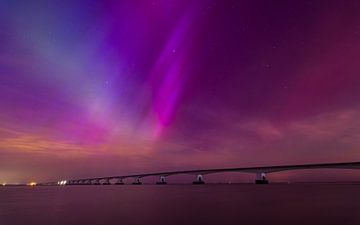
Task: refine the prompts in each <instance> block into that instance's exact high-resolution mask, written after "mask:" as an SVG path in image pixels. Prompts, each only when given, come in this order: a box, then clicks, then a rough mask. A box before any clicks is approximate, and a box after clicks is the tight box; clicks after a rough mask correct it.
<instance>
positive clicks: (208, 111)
mask: <svg viewBox="0 0 360 225" xmlns="http://www.w3.org/2000/svg"><path fill="white" fill-rule="evenodd" d="M50 2H51V1H48V2H47V3H44V2H42V3H41V4H40V3H39V1H16V0H15V1H14V0H0V182H28V181H30V180H36V181H41V180H51V179H56V180H57V179H58V178H60V177H61V178H74V177H93V176H98V175H114V174H127V173H139V172H152V171H160V170H175V169H197V168H212V167H239V166H257V165H276V164H292V163H296V164H298V163H317V162H343V161H360V148H359V147H360V107H359V106H360V13H359V12H360V2H359V1H340V0H339V1H327V2H326V4H325V3H324V1H238V0H234V1H231V0H229V1H220V0H219V1H216V0H203V1H200V0H199V1H186V0H153V1H150V0H148V1H145V0H144V1H95V0H94V1H91V0H88V1H85V0H83V1H80V0H75V1H57V3H55V1H53V3H50ZM344 174H345V175H344ZM293 175H294V176H295V177H296V176H299V177H300V176H301V173H295V174H293ZM281 176H283V177H287V176H289V174H286V173H284V174H283V175H279V177H280V178H281ZM338 176H346V177H347V178H349V177H351V176H357V177H358V178H360V174H359V173H358V172H352V173H349V172H342V173H340V175H338ZM280 178H279V179H280Z"/></svg>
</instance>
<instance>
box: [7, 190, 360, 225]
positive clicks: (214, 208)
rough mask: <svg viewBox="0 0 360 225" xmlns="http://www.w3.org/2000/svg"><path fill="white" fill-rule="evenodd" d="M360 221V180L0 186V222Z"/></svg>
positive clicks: (184, 224) (347, 224)
mask: <svg viewBox="0 0 360 225" xmlns="http://www.w3.org/2000/svg"><path fill="white" fill-rule="evenodd" d="M10 224H11V225H13V224H14V225H24V224H27V225H63V224H66V225H100V224H101V225H103V224H104V225H112V224H118V225H138V224H139V225H140V224H141V225H162V224H167V225H180V224H181V225H192V224H194V225H195V224H196V225H199V224H205V225H208V224H209V225H212V224H213V225H227V224H229V225H230V224H231V225H232V224H234V225H235V224H236V225H239V224H245V225H251V224H254V225H255V224H256V225H257V224H259V225H260V224H261V225H264V224H277V225H281V224H295V225H296V224H307V225H311V224H314V225H315V224H316V225H319V224H327V225H328V224H338V225H359V224H360V185H351V184H290V185H287V184H270V185H252V184H239V185H234V184H233V185H199V186H196V185H164V186H156V185H142V186H132V185H123V186H115V185H113V186H66V187H34V188H31V187H1V188H0V225H10Z"/></svg>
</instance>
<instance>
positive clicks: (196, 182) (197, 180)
mask: <svg viewBox="0 0 360 225" xmlns="http://www.w3.org/2000/svg"><path fill="white" fill-rule="evenodd" d="M193 184H205V181H204V179H203V176H202V175H201V174H199V175H197V177H196V180H195V181H194V182H193Z"/></svg>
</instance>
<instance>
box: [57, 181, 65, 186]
mask: <svg viewBox="0 0 360 225" xmlns="http://www.w3.org/2000/svg"><path fill="white" fill-rule="evenodd" d="M66 183H67V181H66V180H62V181H58V182H57V184H58V185H66Z"/></svg>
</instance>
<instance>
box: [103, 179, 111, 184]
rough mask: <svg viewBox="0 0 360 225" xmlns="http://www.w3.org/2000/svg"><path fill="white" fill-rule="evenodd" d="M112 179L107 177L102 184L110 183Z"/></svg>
mask: <svg viewBox="0 0 360 225" xmlns="http://www.w3.org/2000/svg"><path fill="white" fill-rule="evenodd" d="M110 184H111V183H110V180H109V179H105V180H104V182H103V183H102V185H110Z"/></svg>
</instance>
